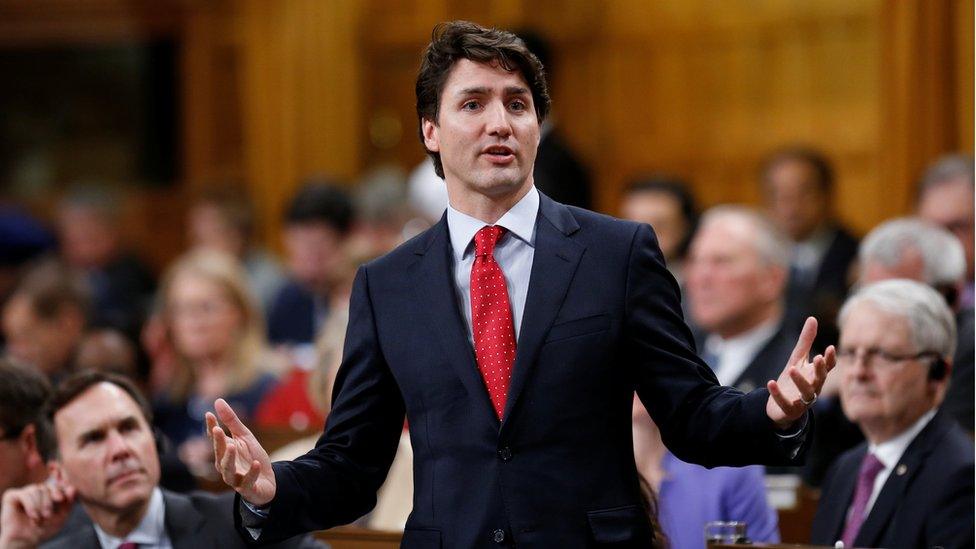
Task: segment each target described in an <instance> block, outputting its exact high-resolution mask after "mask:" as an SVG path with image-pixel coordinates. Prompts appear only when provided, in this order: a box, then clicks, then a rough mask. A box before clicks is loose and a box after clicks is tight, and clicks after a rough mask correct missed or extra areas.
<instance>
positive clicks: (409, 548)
mask: <svg viewBox="0 0 976 549" xmlns="http://www.w3.org/2000/svg"><path fill="white" fill-rule="evenodd" d="M440 547H441V531H440V530H434V529H428V528H425V529H423V530H418V529H414V528H407V529H405V530H404V531H403V540H402V541H401V542H400V549H440Z"/></svg>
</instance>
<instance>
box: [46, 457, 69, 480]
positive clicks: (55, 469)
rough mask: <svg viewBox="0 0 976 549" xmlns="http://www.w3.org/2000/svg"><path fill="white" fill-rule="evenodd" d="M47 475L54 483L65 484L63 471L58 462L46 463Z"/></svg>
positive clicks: (53, 460) (54, 460)
mask: <svg viewBox="0 0 976 549" xmlns="http://www.w3.org/2000/svg"><path fill="white" fill-rule="evenodd" d="M47 473H48V476H50V477H51V478H53V479H54V480H55V481H57V482H59V483H62V484H63V483H64V482H65V478H64V469H63V468H62V467H61V462H60V461H58V460H56V459H52V460H51V461H49V462H47Z"/></svg>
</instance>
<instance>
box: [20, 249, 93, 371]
mask: <svg viewBox="0 0 976 549" xmlns="http://www.w3.org/2000/svg"><path fill="white" fill-rule="evenodd" d="M90 301H91V296H90V293H89V291H88V286H87V284H86V283H85V281H84V279H83V278H82V277H80V276H79V275H78V274H77V273H75V272H73V271H71V270H70V269H68V268H66V267H65V266H64V265H63V264H61V263H60V262H57V261H46V262H44V263H41V264H39V265H37V266H36V267H34V268H33V269H31V270H29V271H27V272H26V273H25V275H24V277H23V279H22V281H21V283H20V285H19V286H18V287H17V288H16V289H15V290H14V293H13V294H12V295H11V296H10V299H9V300H8V301H7V302H6V303H5V304H4V307H3V332H4V337H5V338H6V340H7V352H9V353H10V355H11V356H13V357H14V358H16V359H17V360H20V361H22V362H24V363H26V364H29V365H31V366H34V367H35V368H37V369H38V370H40V371H41V372H43V373H44V374H45V375H47V376H57V375H59V374H62V373H64V372H65V371H67V370H68V369H70V366H71V361H72V359H73V356H74V352H75V349H76V347H77V345H78V342H79V341H80V339H81V336H82V333H84V330H85V325H86V323H87V317H88V313H89V306H90Z"/></svg>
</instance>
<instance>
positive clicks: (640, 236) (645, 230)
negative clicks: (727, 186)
mask: <svg viewBox="0 0 976 549" xmlns="http://www.w3.org/2000/svg"><path fill="white" fill-rule="evenodd" d="M626 291H627V293H626V300H627V303H626V313H625V316H626V319H625V322H626V325H625V329H626V331H627V334H626V338H627V345H628V349H627V354H628V361H629V363H630V364H633V365H634V368H635V370H634V377H635V383H636V389H637V394H638V396H639V397H640V399H641V401H642V402H643V403H644V406H645V407H646V408H647V410H648V412H649V413H650V414H651V417H652V418H653V419H654V422H655V423H657V425H658V427H659V428H660V429H661V436H662V438H663V440H664V443H665V444H666V445H667V447H668V449H669V450H671V452H672V453H673V454H674V455H675V456H677V457H678V458H679V459H681V460H682V461H686V462H689V463H697V464H700V465H704V466H706V467H715V466H719V465H731V466H742V465H752V464H763V465H797V464H799V463H800V461H801V458H802V454H803V451H804V450H805V448H806V446H808V445H809V440H810V439H811V437H809V436H806V437H804V441H805V442H804V443H803V444H802V447H801V448H800V449H799V451H797V448H796V445H795V444H791V442H790V441H789V440H788V439H787V440H784V439H783V438H782V437H780V436H778V435H777V433H776V427H775V424H774V423H773V422H772V420H770V419H769V417H768V416H767V415H766V400H767V399H768V398H769V392H768V391H767V390H766V389H764V388H763V389H756V390H755V391H752V392H750V393H748V394H743V393H742V392H740V391H737V390H735V389H732V388H730V387H722V386H720V385H719V384H718V381H717V379H716V378H715V374H714V373H713V372H712V370H711V369H710V368H709V367H708V366H707V365H706V364H705V363H704V361H702V360H701V359H700V358H699V357H698V355H697V354H696V350H695V345H694V341H693V339H692V336H691V331H690V330H689V329H688V326H687V325H686V324H685V322H684V319H683V317H682V313H681V303H680V296H679V291H678V285H677V283H676V282H675V280H674V277H672V276H671V274H670V273H669V272H668V270H667V268H666V267H665V265H664V259H663V257H662V255H661V251H660V248H659V247H658V245H657V239H656V238H655V236H654V232H653V231H652V230H651V228H650V227H649V226H647V225H640V226H639V227H638V229H637V230H636V232H635V234H634V237H633V241H632V244H631V250H630V259H629V261H628V272H627V290H626ZM808 417H810V418H811V419H812V415H810V416H808ZM810 423H812V421H811V422H810ZM810 428H812V425H810V424H808V425H807V426H806V427H805V429H810Z"/></svg>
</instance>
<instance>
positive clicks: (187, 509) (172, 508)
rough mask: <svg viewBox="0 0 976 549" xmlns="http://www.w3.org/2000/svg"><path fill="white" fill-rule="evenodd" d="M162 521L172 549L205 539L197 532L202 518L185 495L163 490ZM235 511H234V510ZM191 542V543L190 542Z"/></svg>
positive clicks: (201, 524)
mask: <svg viewBox="0 0 976 549" xmlns="http://www.w3.org/2000/svg"><path fill="white" fill-rule="evenodd" d="M163 507H164V509H165V511H164V518H163V523H164V524H165V527H166V535H168V536H169V541H170V543H172V544H173V547H174V549H179V547H180V546H186V545H188V544H189V545H190V546H201V545H202V544H203V543H205V540H202V539H200V538H199V535H198V532H199V531H200V529H201V528H203V525H204V519H203V517H202V516H201V515H200V513H198V512H197V511H196V510H195V509H194V508H193V503H192V502H191V501H190V499H189V498H187V497H186V496H182V495H179V494H173V493H170V492H167V491H166V490H163ZM235 512H236V511H235ZM191 542H192V543H191Z"/></svg>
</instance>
